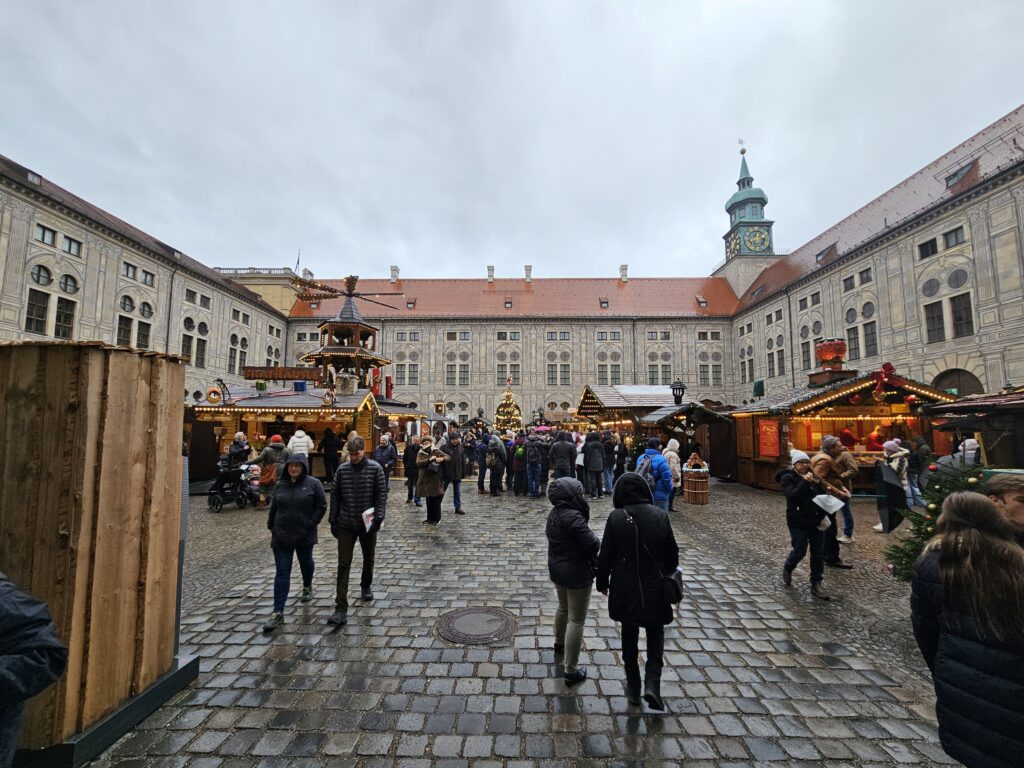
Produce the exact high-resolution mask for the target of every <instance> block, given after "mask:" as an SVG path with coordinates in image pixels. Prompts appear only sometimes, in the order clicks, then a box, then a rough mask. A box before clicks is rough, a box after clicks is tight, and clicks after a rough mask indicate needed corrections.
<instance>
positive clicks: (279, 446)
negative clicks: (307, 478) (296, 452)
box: [253, 443, 291, 481]
mask: <svg viewBox="0 0 1024 768" xmlns="http://www.w3.org/2000/svg"><path fill="white" fill-rule="evenodd" d="M290 454H291V451H289V450H288V449H287V448H285V446H284V443H267V447H266V448H264V449H263V450H262V451H260V455H259V456H257V457H256V461H254V462H253V464H259V465H260V466H261V467H265V466H267V465H268V464H275V465H276V466H275V468H274V480H275V481H276V480H280V479H281V475H282V473H283V472H284V462H285V460H286V459H287V458H288V456H289V455H290Z"/></svg>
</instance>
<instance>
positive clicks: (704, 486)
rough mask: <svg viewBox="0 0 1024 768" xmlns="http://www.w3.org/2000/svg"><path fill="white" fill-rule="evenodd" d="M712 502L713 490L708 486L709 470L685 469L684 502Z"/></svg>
mask: <svg viewBox="0 0 1024 768" xmlns="http://www.w3.org/2000/svg"><path fill="white" fill-rule="evenodd" d="M710 502H711V490H710V488H709V486H708V471H707V470H706V469H684V470H683V503H684V504H709V503H710Z"/></svg>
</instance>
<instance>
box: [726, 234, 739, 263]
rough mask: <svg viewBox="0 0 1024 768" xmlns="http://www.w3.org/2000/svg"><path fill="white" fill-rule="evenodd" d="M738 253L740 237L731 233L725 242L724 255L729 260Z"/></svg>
mask: <svg viewBox="0 0 1024 768" xmlns="http://www.w3.org/2000/svg"><path fill="white" fill-rule="evenodd" d="M739 252H740V236H739V234H738V233H736V232H733V233H732V234H731V235H729V237H728V238H727V239H726V241H725V255H726V256H728V257H729V258H730V259H731V258H732V257H733V256H735V255H736V254H737V253H739Z"/></svg>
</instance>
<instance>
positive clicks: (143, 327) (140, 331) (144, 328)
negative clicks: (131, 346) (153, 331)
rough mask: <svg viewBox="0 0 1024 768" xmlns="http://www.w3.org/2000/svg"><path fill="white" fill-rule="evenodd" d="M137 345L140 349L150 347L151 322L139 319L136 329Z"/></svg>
mask: <svg viewBox="0 0 1024 768" xmlns="http://www.w3.org/2000/svg"><path fill="white" fill-rule="evenodd" d="M135 346H136V347H138V348H139V349H149V323H144V322H142V321H141V320H140V321H139V324H138V326H137V327H136V329H135Z"/></svg>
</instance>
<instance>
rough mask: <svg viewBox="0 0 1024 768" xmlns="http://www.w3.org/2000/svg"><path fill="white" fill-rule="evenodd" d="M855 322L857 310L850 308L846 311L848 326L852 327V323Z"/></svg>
mask: <svg viewBox="0 0 1024 768" xmlns="http://www.w3.org/2000/svg"><path fill="white" fill-rule="evenodd" d="M855 322H857V310H856V309H854V308H853V307H850V308H849V309H848V310H846V324H847V325H850V324H851V323H855Z"/></svg>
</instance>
